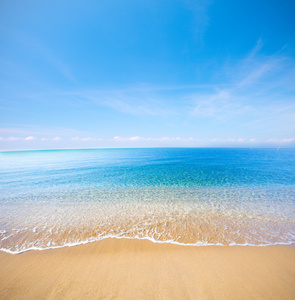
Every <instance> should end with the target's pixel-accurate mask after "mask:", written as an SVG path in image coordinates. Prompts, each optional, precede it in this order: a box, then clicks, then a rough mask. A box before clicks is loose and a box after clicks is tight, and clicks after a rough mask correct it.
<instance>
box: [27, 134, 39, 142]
mask: <svg viewBox="0 0 295 300" xmlns="http://www.w3.org/2000/svg"><path fill="white" fill-rule="evenodd" d="M35 139H36V138H35V137H34V136H32V135H31V136H28V137H26V138H25V141H33V140H35Z"/></svg>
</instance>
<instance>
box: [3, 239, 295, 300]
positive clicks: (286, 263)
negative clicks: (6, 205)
mask: <svg viewBox="0 0 295 300" xmlns="http://www.w3.org/2000/svg"><path fill="white" fill-rule="evenodd" d="M0 264H1V273H0V299H295V248H294V247H287V246H268V247H237V246H235V247H218V246H207V247H190V246H187V247H185V246H178V245H171V244H154V243H152V242H150V241H147V240H127V239H122V240H117V239H107V240H103V241H100V242H95V243H91V244H87V245H81V246H77V247H70V248H68V247H67V248H62V249H55V250H46V251H29V252H26V253H22V254H19V255H11V254H7V253H4V252H0Z"/></svg>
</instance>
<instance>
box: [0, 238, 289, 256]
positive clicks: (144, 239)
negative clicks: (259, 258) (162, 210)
mask: <svg viewBox="0 0 295 300" xmlns="http://www.w3.org/2000/svg"><path fill="white" fill-rule="evenodd" d="M108 239H115V240H125V239H126V240H139V241H150V242H151V243H154V244H168V245H177V246H184V247H273V246H286V247H294V248H295V242H285V243H283V242H278V243H273V244H258V245H256V244H248V243H247V244H229V245H224V244H210V243H203V242H197V243H195V244H190V243H179V242H176V241H171V240H167V241H165V240H164V241H161V240H155V239H152V238H149V237H144V238H138V237H125V236H123V237H118V236H106V237H103V238H101V239H98V240H93V241H85V242H79V243H71V244H65V245H61V246H52V247H48V248H38V247H32V248H28V249H25V250H21V251H11V250H9V249H3V248H1V249H0V253H2V252H3V253H7V254H11V255H19V254H23V253H26V252H30V251H48V250H57V249H62V248H71V247H78V246H83V245H88V244H92V243H98V242H101V241H104V240H108Z"/></svg>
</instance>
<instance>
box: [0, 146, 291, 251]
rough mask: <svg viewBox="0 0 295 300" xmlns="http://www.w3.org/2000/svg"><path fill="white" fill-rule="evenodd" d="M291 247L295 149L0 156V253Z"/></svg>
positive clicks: (9, 153) (16, 153) (92, 151)
mask: <svg viewBox="0 0 295 300" xmlns="http://www.w3.org/2000/svg"><path fill="white" fill-rule="evenodd" d="M106 238H129V239H149V240H151V241H153V242H157V243H173V244H180V245H185V246H208V245H220V246H235V245H243V246H266V245H276V244H292V243H294V242H295V149H280V150H278V149H256V148H253V149H250V148H248V149H228V148H148V149H142V148H141V149H85V150H84V149H83V150H46V151H44V150H42V151H7V152H0V250H2V251H6V252H9V253H13V254H18V253H21V252H24V251H28V250H33V249H39V250H44V249H50V248H58V247H65V246H74V245H79V244H85V243H89V242H94V241H99V240H102V239H106Z"/></svg>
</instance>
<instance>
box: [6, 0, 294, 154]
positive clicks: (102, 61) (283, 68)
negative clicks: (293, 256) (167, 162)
mask: <svg viewBox="0 0 295 300" xmlns="http://www.w3.org/2000/svg"><path fill="white" fill-rule="evenodd" d="M108 147H116V148H117V147H118V148H121V147H128V148H129V147H130V148H132V147H243V148H249V147H250V148H252V147H281V148H284V147H295V1H293V0H291V1H288V0H285V1H280V0H278V1H273V0H265V1H263V0H248V1H244V0H235V1H232V0H222V1H221V0H215V1H214V0H210V1H209V0H208V1H207V0H194V1H193V0H124V1H122V0H99V1H98V0H97V1H94V0H93V1H92V0H83V1H80V0H71V1H68V0H63V1H60V0H58V1H55V0H50V1H49V0H44V1H29V0H10V1H8V0H7V1H1V2H0V150H30V149H62V148H66V149H68V148H108Z"/></svg>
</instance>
